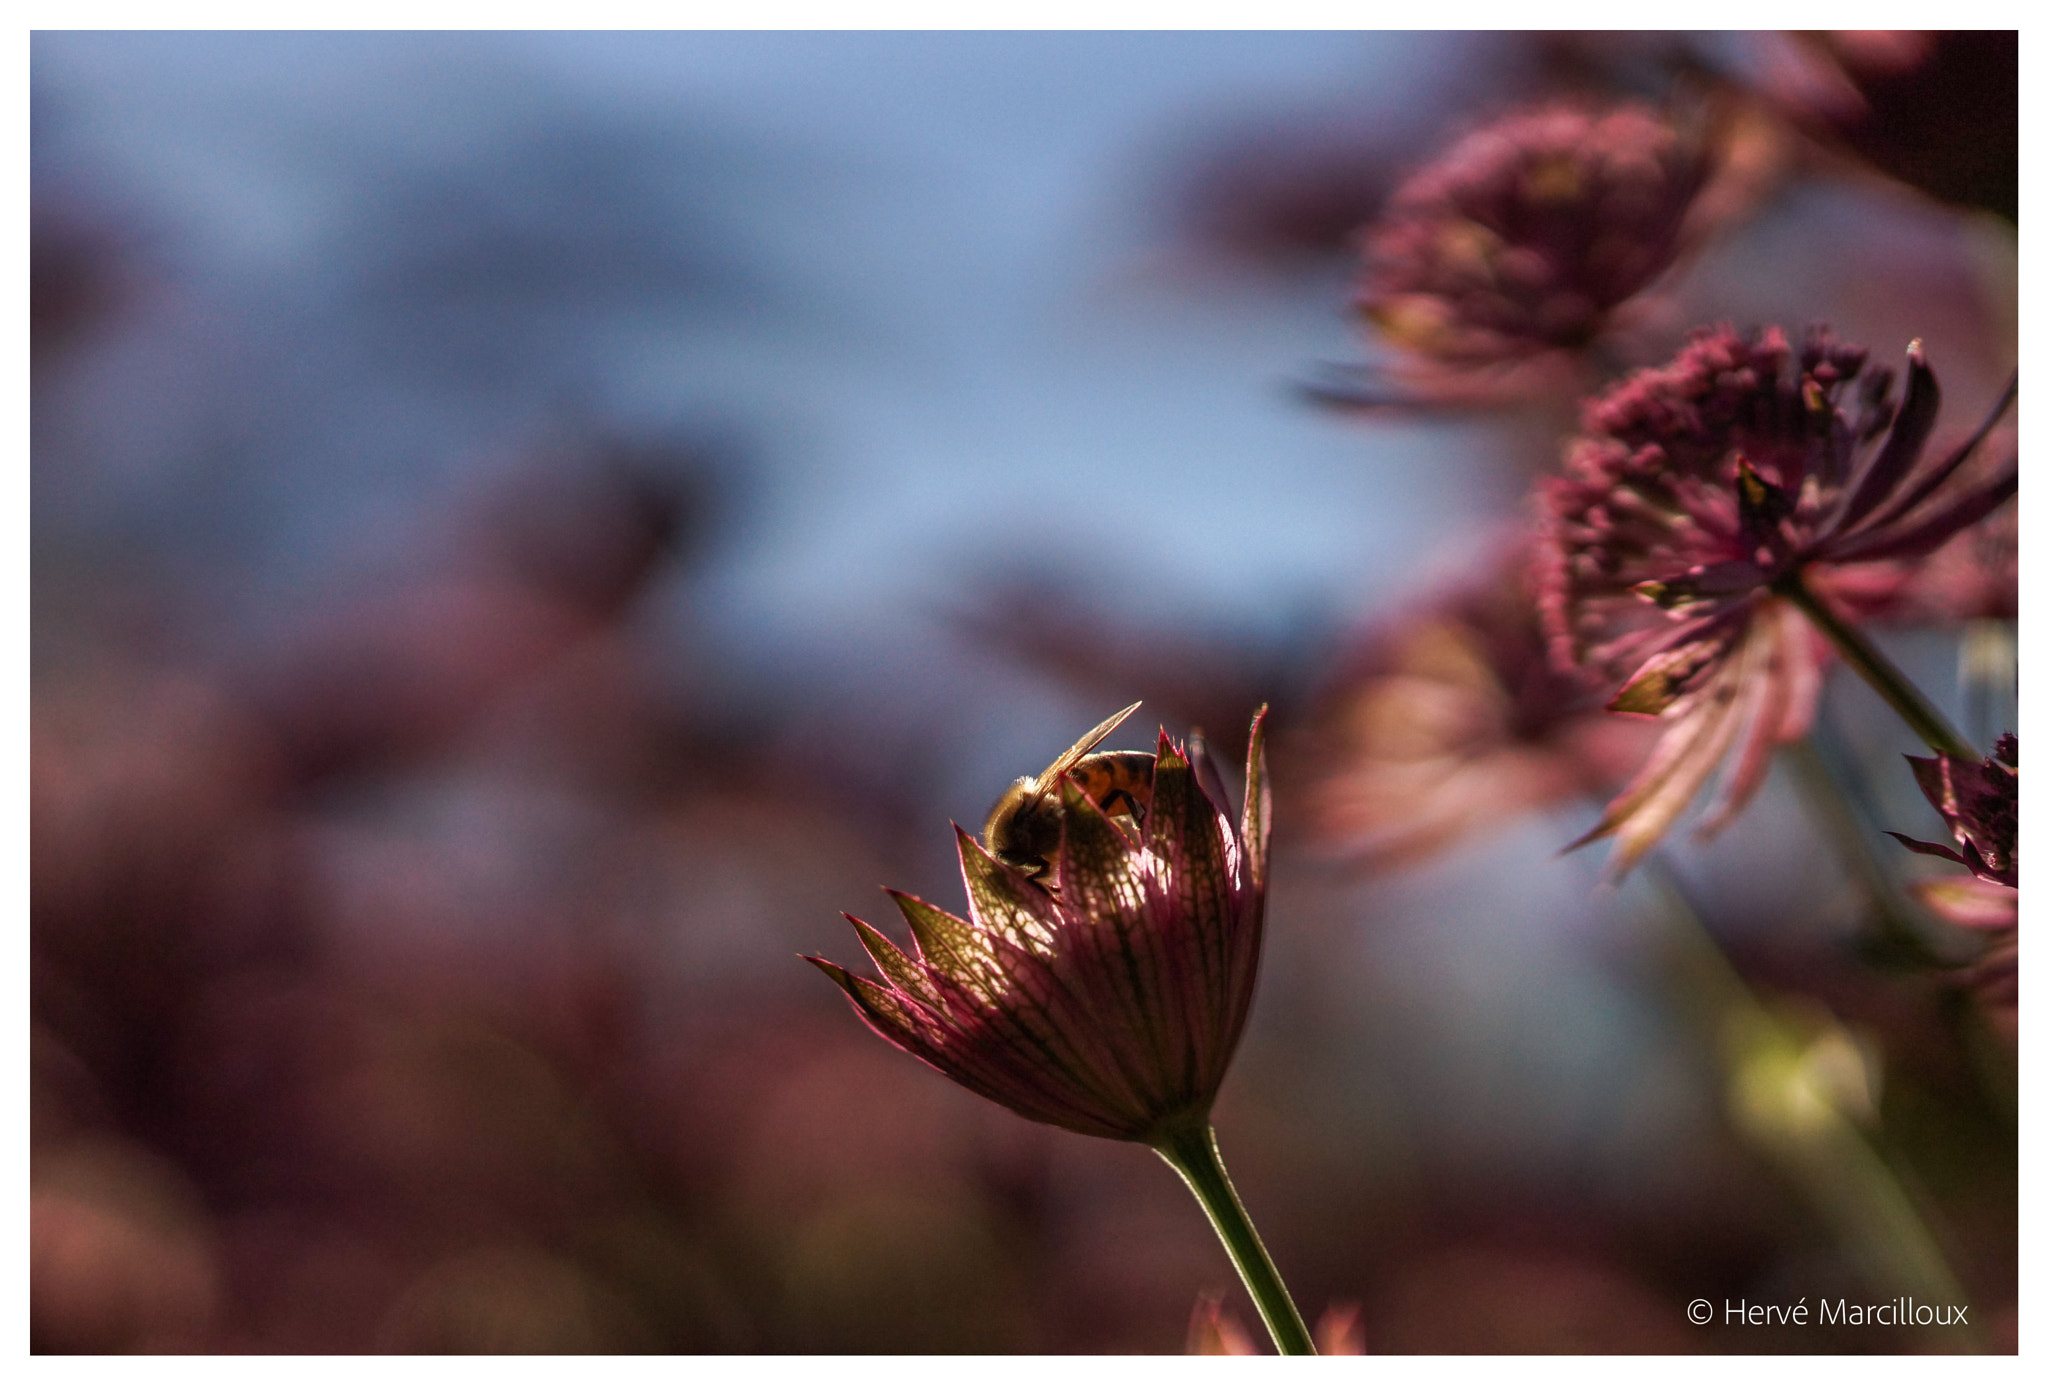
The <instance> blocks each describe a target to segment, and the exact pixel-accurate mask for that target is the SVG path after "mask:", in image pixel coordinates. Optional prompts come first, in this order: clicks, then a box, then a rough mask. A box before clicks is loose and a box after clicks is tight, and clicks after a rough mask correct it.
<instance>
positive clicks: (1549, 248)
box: [1356, 103, 1711, 370]
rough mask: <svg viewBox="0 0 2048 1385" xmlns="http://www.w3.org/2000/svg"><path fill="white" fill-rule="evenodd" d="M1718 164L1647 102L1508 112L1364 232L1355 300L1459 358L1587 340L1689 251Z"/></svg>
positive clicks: (1432, 351) (1380, 319)
mask: <svg viewBox="0 0 2048 1385" xmlns="http://www.w3.org/2000/svg"><path fill="white" fill-rule="evenodd" d="M1710 167H1711V159H1710V158H1709V157H1708V154H1707V151H1706V148H1705V146H1704V145H1703V144H1702V143H1701V142H1699V141H1696V140H1694V139H1691V138H1688V137H1687V136H1684V135H1681V134H1680V132H1679V131H1678V130H1677V129H1675V128H1674V127H1673V126H1672V125H1671V124H1669V123H1668V122H1667V121H1665V120H1664V119H1663V118H1662V117H1661V116H1659V115H1658V114H1657V113H1656V112H1654V111H1653V110H1651V109H1650V108H1648V107H1647V106H1641V105H1623V106H1616V107H1613V108H1610V109H1607V110H1597V109H1593V108H1590V107H1587V106H1583V105H1579V104H1572V103H1564V104H1556V105H1550V106H1544V107H1540V108H1537V109H1534V110H1529V111H1523V112H1520V113H1517V114H1514V115H1510V116H1507V117H1505V118H1503V119H1500V120H1496V121H1494V122H1492V123H1491V124H1489V125H1486V126H1483V127H1482V128H1480V129H1478V130H1475V131H1473V132H1472V133H1471V134H1468V135H1466V136H1465V137H1464V138H1463V139H1462V140H1460V141H1458V142H1457V143H1456V144H1454V145H1452V146H1451V147H1450V149H1448V150H1447V151H1446V152H1445V153H1444V154H1443V155H1442V156H1441V157H1439V158H1438V159H1437V160H1436V162H1434V163H1432V164H1430V165H1429V166H1428V167H1426V168H1424V169H1423V170H1422V171H1421V172H1419V173H1417V174H1416V175H1415V176H1414V177H1413V178H1411V179H1409V180H1408V182H1407V183H1405V184H1404V185H1403V186H1402V187H1401V188H1400V189H1399V190H1398V191H1397V192H1396V193H1395V194H1394V196H1393V197H1392V199H1391V200H1390V201H1389V203H1388V205H1387V208H1386V211H1385V212H1384V213H1383V214H1382V215H1381V217H1380V219H1379V220H1378V221H1377V222H1376V223H1375V224H1374V225H1373V226H1371V227H1370V228H1368V230H1367V231H1366V232H1365V233H1364V238H1363V250H1364V254H1365V273H1364V278H1363V280H1362V281H1361V283H1360V285H1359V288H1358V291H1357V298H1356V302H1357V305H1358V307H1359V309H1360V311H1362V312H1363V313H1364V314H1365V315H1366V316H1367V317H1368V318H1370V319H1371V320H1372V321H1373V322H1374V323H1375V324H1377V325H1378V327H1379V328H1380V330H1381V331H1382V332H1383V333H1385V334H1386V336H1387V338H1388V339H1389V340H1390V341H1391V342H1393V343H1394V344H1395V345H1397V346H1399V347H1401V348H1403V349H1404V350H1405V351H1408V352H1411V353H1414V354H1415V355H1416V356H1419V357H1422V358H1424V359H1426V360H1428V361H1431V362H1435V363H1438V364H1440V365H1443V366H1448V367H1453V368H1456V369H1461V370H1470V369H1474V368H1481V367H1502V366H1510V365H1513V364H1515V363H1520V362H1527V361H1529V360H1530V359H1531V358H1534V357H1537V356H1541V355H1543V354H1545V353H1548V352H1553V351H1560V350H1563V351H1575V350H1578V349H1580V348H1583V347H1585V346H1586V345H1588V344H1589V343H1590V342H1592V341H1593V339H1594V338H1595V337H1597V336H1598V335H1599V334H1600V333H1601V331H1602V330H1603V329H1604V328H1605V327H1606V325H1607V322H1608V319H1609V315H1610V314H1611V313H1612V312H1613V311H1614V309H1615V308H1617V307H1618V306H1619V305H1621V304H1622V303H1623V302H1625V301H1627V300H1628V299H1630V298H1632V297H1634V296H1635V295H1636V294H1637V293H1639V292H1641V291H1642V290H1643V289H1644V288H1645V287H1647V286H1648V285H1649V284H1650V283H1651V282H1652V281H1653V280H1655V279H1656V278H1657V277H1658V276H1659V275H1660V274H1662V273H1663V272H1664V271H1665V270H1666V269H1668V268H1669V267H1670V266H1671V264H1672V263H1673V261H1674V260H1676V259H1677V257H1678V255H1679V252H1680V250H1681V248H1682V246H1683V244H1684V241H1683V236H1682V231H1683V229H1684V227H1685V224H1686V220H1687V213H1688V211H1689V210H1690V209H1691V207H1692V205H1693V201H1694V199H1695V197H1696V196H1697V195H1698V193H1699V192H1700V189H1701V188H1702V187H1703V186H1704V185H1705V183H1706V181H1707V177H1708V174H1709V172H1710Z"/></svg>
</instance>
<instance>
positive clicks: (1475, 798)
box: [1311, 548, 1650, 867]
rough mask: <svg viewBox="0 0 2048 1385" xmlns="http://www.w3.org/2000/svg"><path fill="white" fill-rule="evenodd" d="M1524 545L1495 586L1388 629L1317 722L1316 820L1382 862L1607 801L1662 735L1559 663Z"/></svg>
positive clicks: (1491, 578)
mask: <svg viewBox="0 0 2048 1385" xmlns="http://www.w3.org/2000/svg"><path fill="white" fill-rule="evenodd" d="M1527 569H1528V563H1527V559H1526V555H1525V554H1524V553H1523V552H1522V551H1521V550H1520V549H1519V548H1517V549H1516V550H1514V551H1512V552H1511V553H1510V554H1509V556H1508V557H1507V558H1506V559H1505V560H1504V561H1502V562H1501V563H1500V564H1499V565H1498V567H1497V568H1496V569H1495V570H1494V571H1493V572H1491V573H1490V574H1488V575H1487V576H1486V577H1485V578H1484V579H1482V580H1480V581H1476V582H1473V583H1471V584H1469V585H1466V586H1461V587H1459V588H1457V589H1454V590H1452V591H1449V592H1446V593H1444V594H1443V595H1441V596H1439V597H1437V598H1435V599H1434V600H1432V601H1430V602H1428V603H1427V604H1426V605H1424V606H1423V607H1421V608H1420V609H1418V610H1416V611H1414V612H1412V613H1410V614H1408V615H1406V616H1404V617H1402V618H1401V619H1399V620H1397V621H1394V622H1392V623H1391V624H1389V625H1388V626H1386V627H1385V628H1383V629H1382V630H1380V631H1378V632H1376V633H1375V635H1374V636H1373V638H1372V639H1371V640H1370V641H1369V642H1368V643H1367V644H1365V645H1364V646H1363V647H1362V648H1361V649H1360V650H1359V652H1358V655H1357V657H1356V658H1355V659H1353V660H1352V661H1351V663H1350V666H1349V667H1348V668H1346V669H1345V670H1344V671H1343V672H1342V673H1340V675H1339V676H1338V677H1337V678H1336V679H1335V680H1334V682H1333V684H1332V686H1331V688H1330V690H1329V691H1328V692H1327V693H1326V694H1325V695H1324V696H1323V698H1322V699H1321V705H1320V707H1319V708H1318V713H1317V717H1316V739H1317V741H1318V742H1319V746H1318V750H1319V753H1318V754H1317V756H1316V760H1317V762H1318V763H1319V764H1320V765H1322V766H1323V767H1324V769H1323V772H1322V774H1321V776H1320V778H1319V779H1318V781H1317V783H1316V784H1315V786H1314V793H1313V798H1312V801H1311V815H1312V817H1313V820H1314V831H1315V834H1316V836H1317V837H1318V839H1320V841H1322V842H1323V843H1324V844H1325V845H1327V846H1329V847H1331V848H1333V849H1334V850H1335V851H1337V852H1340V853H1342V854H1344V855H1347V856H1351V857H1355V858H1357V859H1359V860H1361V861H1362V862H1364V863H1366V864H1368V865H1370V866H1373V867H1384V866H1390V865H1395V864H1398V863H1402V862H1406V861H1410V860H1414V859H1417V858H1419V857H1422V856H1424V855H1426V854H1428V853H1430V852H1432V851H1435V850H1437V849H1439V848H1441V847H1444V846H1447V845H1449V844H1450V843H1451V842H1453V841H1455V840H1456V839H1458V838H1459V837H1461V836H1464V835H1465V834H1467V833H1469V832H1473V831H1476V830H1479V829H1481V828H1483V827H1485V826H1487V825H1490V824H1494V823H1498V822H1500V821H1502V820H1504V819H1506V818H1509V817H1512V816H1513V815H1515V814H1517V813H1523V812H1529V811H1532V810H1536V809H1541V808H1545V807H1549V806H1552V805H1554V804H1558V803H1565V802H1576V801H1578V800H1580V799H1582V798H1585V797H1587V796H1605V795H1606V794H1609V793H1612V792H1613V791H1614V787H1615V786H1616V785H1617V784H1620V783H1622V782H1623V781H1624V780H1626V779H1627V777H1628V774H1629V771H1630V770H1631V769H1632V768H1633V767H1634V766H1635V765H1636V764H1638V763H1640V762H1641V759H1642V755H1643V752H1644V750H1645V749H1646V748H1647V745H1648V742H1647V741H1646V740H1645V739H1644V734H1643V733H1644V732H1646V731H1648V730H1649V729H1650V728H1648V727H1644V726H1641V725H1639V724H1637V723H1635V722H1633V721H1631V720H1630V719H1627V718H1621V717H1610V716H1607V715H1605V714H1604V713H1602V711H1601V709H1600V703H1601V699H1600V698H1599V697H1598V696H1596V695H1595V694H1594V692H1593V690H1592V689H1591V688H1589V687H1588V686H1587V683H1586V680H1585V679H1584V678H1583V677H1580V676H1578V675H1577V674H1576V673H1575V672H1570V671H1564V670H1559V669H1557V668H1555V667H1554V666H1553V665H1552V664H1551V662H1550V659H1549V657H1548V651H1547V649H1546V647H1545V643H1544V635H1543V625H1542V621H1541V620H1540V618H1539V617H1538V615H1537V610H1536V601H1535V598H1534V596H1533V595H1532V594H1531V592H1530V591H1529V583H1528V572H1527Z"/></svg>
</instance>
